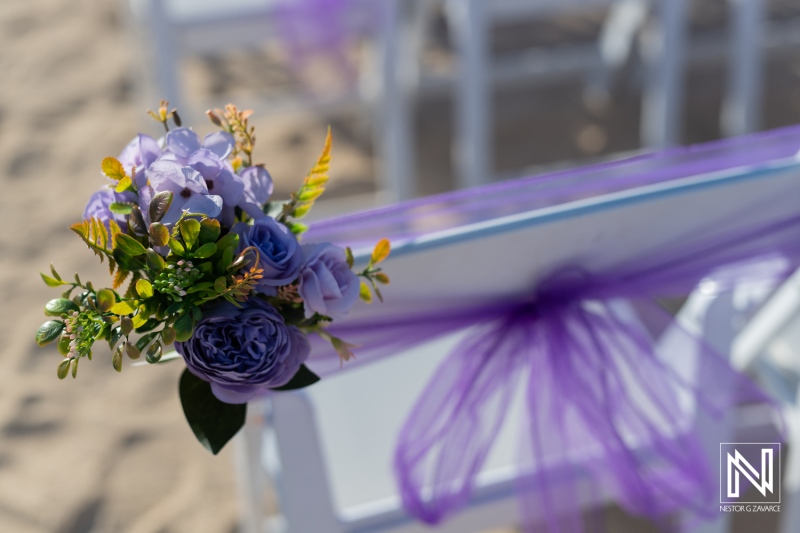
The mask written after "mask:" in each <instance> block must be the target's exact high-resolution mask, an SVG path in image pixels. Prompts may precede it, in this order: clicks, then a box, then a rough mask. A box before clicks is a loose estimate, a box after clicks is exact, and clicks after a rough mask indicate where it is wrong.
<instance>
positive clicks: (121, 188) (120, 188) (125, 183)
mask: <svg viewBox="0 0 800 533" xmlns="http://www.w3.org/2000/svg"><path fill="white" fill-rule="evenodd" d="M131 185H133V181H131V178H130V177H129V176H125V177H124V178H122V179H121V180H119V183H117V186H116V188H115V189H114V190H115V191H116V192H125V191H126V190H128V188H129V187H130V186H131Z"/></svg>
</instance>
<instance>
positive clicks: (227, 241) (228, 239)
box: [217, 233, 239, 252]
mask: <svg viewBox="0 0 800 533" xmlns="http://www.w3.org/2000/svg"><path fill="white" fill-rule="evenodd" d="M238 245H239V235H237V234H236V233H228V234H227V235H225V236H224V237H222V238H221V239H220V240H218V241H217V251H220V252H223V251H225V250H227V249H228V248H232V249H235V248H236V247H237V246H238Z"/></svg>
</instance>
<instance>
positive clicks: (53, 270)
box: [50, 263, 61, 281]
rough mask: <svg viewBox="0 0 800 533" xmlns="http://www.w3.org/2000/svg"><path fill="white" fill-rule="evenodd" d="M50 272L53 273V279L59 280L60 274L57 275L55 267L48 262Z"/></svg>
mask: <svg viewBox="0 0 800 533" xmlns="http://www.w3.org/2000/svg"><path fill="white" fill-rule="evenodd" d="M50 272H51V273H52V274H53V277H54V278H55V279H57V280H58V281H61V276H59V275H58V272H56V267H54V266H53V263H50Z"/></svg>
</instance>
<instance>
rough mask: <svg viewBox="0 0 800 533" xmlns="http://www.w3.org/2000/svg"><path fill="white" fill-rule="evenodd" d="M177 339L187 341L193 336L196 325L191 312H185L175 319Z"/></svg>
mask: <svg viewBox="0 0 800 533" xmlns="http://www.w3.org/2000/svg"><path fill="white" fill-rule="evenodd" d="M173 327H174V328H175V340H177V341H178V342H186V341H188V340H189V339H191V338H192V333H193V332H194V325H193V324H192V317H191V316H189V313H186V312H185V313H183V315H181V317H180V318H179V319H178V320H176V321H175V325H174V326H173Z"/></svg>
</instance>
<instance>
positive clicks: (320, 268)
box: [298, 242, 360, 318]
mask: <svg viewBox="0 0 800 533" xmlns="http://www.w3.org/2000/svg"><path fill="white" fill-rule="evenodd" d="M302 249H303V253H304V256H305V261H304V262H303V266H302V267H301V269H300V283H299V285H298V293H299V294H300V297H301V298H302V299H303V305H304V307H305V315H306V317H307V318H310V317H312V316H313V315H314V313H315V312H316V313H319V314H321V315H325V316H329V317H331V318H337V317H340V316H342V315H344V314H346V313H347V312H348V311H349V310H350V308H351V307H353V304H355V303H356V300H358V293H359V286H360V283H359V281H358V276H357V275H356V274H355V273H354V272H353V271H352V269H351V268H350V265H348V264H347V257H346V256H345V252H344V250H343V249H341V248H339V247H338V246H334V245H333V244H331V243H327V242H326V243H321V244H310V245H305V246H303V247H302Z"/></svg>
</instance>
